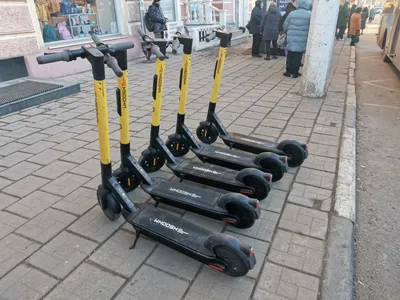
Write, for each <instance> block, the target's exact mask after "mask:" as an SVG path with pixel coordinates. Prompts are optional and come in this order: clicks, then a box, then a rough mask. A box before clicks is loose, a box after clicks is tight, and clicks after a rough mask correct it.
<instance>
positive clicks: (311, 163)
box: [302, 154, 337, 173]
mask: <svg viewBox="0 0 400 300" xmlns="http://www.w3.org/2000/svg"><path fill="white" fill-rule="evenodd" d="M302 166H303V167H306V168H310V169H317V170H320V171H326V172H332V173H335V172H336V166H337V159H335V158H330V157H324V156H319V155H314V154H309V155H308V157H307V159H306V160H305V161H304V163H303V164H302Z"/></svg>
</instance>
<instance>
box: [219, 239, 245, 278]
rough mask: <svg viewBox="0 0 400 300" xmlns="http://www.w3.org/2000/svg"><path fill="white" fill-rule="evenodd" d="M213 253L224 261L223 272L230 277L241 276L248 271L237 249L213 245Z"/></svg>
mask: <svg viewBox="0 0 400 300" xmlns="http://www.w3.org/2000/svg"><path fill="white" fill-rule="evenodd" d="M214 253H215V255H216V256H217V258H218V259H220V260H221V261H223V262H224V264H225V270H224V273H226V274H227V275H229V276H232V277H241V276H244V275H246V274H247V273H248V272H249V268H248V266H247V264H246V261H245V260H244V258H243V257H242V256H241V255H240V254H239V253H237V251H235V250H232V249H230V248H228V247H226V246H215V247H214Z"/></svg>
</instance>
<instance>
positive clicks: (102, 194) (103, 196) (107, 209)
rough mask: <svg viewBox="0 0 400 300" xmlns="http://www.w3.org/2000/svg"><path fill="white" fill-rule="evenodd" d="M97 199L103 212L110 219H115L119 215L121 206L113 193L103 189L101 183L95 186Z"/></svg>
mask: <svg viewBox="0 0 400 300" xmlns="http://www.w3.org/2000/svg"><path fill="white" fill-rule="evenodd" d="M97 201H98V203H99V205H100V207H101V209H102V211H103V213H104V215H105V216H106V217H107V218H108V219H109V220H110V221H115V220H117V219H118V218H119V217H120V216H121V206H120V204H119V203H118V201H117V199H115V198H114V196H113V194H111V193H110V192H109V191H107V190H105V189H104V188H103V186H102V185H99V187H98V188H97Z"/></svg>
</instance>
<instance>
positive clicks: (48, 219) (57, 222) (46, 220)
mask: <svg viewBox="0 0 400 300" xmlns="http://www.w3.org/2000/svg"><path fill="white" fill-rule="evenodd" d="M75 219H76V217H74V216H73V215H70V214H67V213H65V212H61V211H58V210H54V209H51V208H49V209H47V210H45V211H44V212H42V213H41V214H39V215H37V216H36V217H34V218H33V219H32V220H30V221H28V222H27V223H25V224H24V225H22V226H21V227H20V228H19V229H18V230H17V231H16V233H18V234H20V235H23V236H25V237H27V238H30V239H33V240H35V241H38V242H40V243H46V242H47V241H49V240H50V239H52V238H53V237H54V236H56V235H57V234H58V233H59V232H61V231H62V230H64V228H66V227H67V226H68V225H69V224H71V223H72V222H73V221H75Z"/></svg>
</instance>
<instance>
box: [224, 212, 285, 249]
mask: <svg viewBox="0 0 400 300" xmlns="http://www.w3.org/2000/svg"><path fill="white" fill-rule="evenodd" d="M278 218H279V214H276V213H273V212H270V211H266V210H263V211H262V212H261V216H260V218H259V219H258V220H257V221H256V222H255V223H254V225H253V226H252V227H250V228H246V229H241V228H235V227H233V226H229V227H228V228H227V230H229V231H232V232H236V233H240V234H242V235H246V236H249V237H252V238H257V239H260V240H263V241H267V242H270V241H271V239H272V235H273V233H274V230H275V227H276V223H277V222H278Z"/></svg>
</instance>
